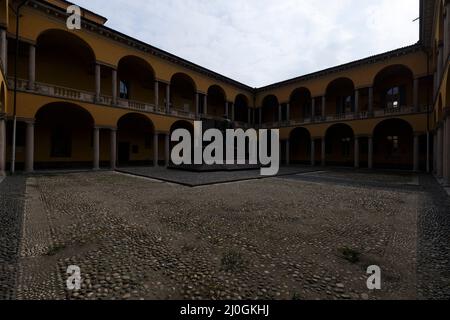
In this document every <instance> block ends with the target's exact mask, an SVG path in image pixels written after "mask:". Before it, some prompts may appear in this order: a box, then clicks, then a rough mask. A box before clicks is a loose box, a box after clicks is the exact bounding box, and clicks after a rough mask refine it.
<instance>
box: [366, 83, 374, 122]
mask: <svg viewBox="0 0 450 320" xmlns="http://www.w3.org/2000/svg"><path fill="white" fill-rule="evenodd" d="M367 111H368V113H369V117H372V116H373V87H370V88H369V107H368V110H367Z"/></svg>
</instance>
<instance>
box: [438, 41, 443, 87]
mask: <svg viewBox="0 0 450 320" xmlns="http://www.w3.org/2000/svg"><path fill="white" fill-rule="evenodd" d="M443 56H444V53H443V49H442V44H439V49H438V61H437V85H438V87H437V88H439V82H440V81H441V80H442V68H443V66H442V63H443V61H442V60H443Z"/></svg>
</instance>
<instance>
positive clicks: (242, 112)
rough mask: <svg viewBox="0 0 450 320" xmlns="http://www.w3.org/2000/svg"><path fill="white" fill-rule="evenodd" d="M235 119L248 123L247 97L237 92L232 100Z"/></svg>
mask: <svg viewBox="0 0 450 320" xmlns="http://www.w3.org/2000/svg"><path fill="white" fill-rule="evenodd" d="M234 110H235V120H236V121H238V122H245V123H248V122H249V119H248V99H247V97H246V96H244V95H242V94H239V95H238V96H237V97H236V100H235V102H234Z"/></svg>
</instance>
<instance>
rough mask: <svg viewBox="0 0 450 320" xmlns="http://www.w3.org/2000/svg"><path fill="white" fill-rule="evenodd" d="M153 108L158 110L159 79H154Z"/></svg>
mask: <svg viewBox="0 0 450 320" xmlns="http://www.w3.org/2000/svg"><path fill="white" fill-rule="evenodd" d="M154 90H155V110H158V107H159V81H158V80H155V88H154Z"/></svg>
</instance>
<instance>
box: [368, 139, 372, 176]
mask: <svg viewBox="0 0 450 320" xmlns="http://www.w3.org/2000/svg"><path fill="white" fill-rule="evenodd" d="M368 144H369V146H368V149H369V151H368V159H367V160H368V167H369V169H373V137H372V136H370V137H369V140H368Z"/></svg>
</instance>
